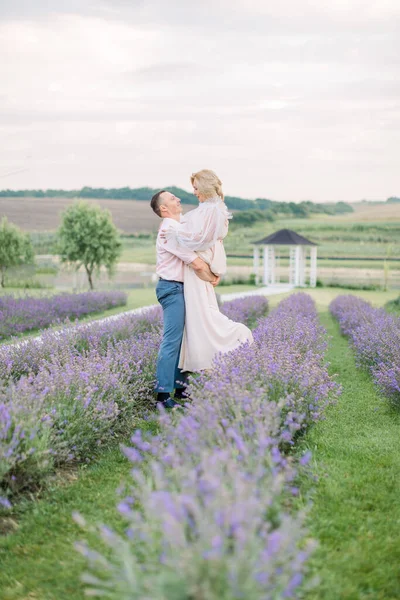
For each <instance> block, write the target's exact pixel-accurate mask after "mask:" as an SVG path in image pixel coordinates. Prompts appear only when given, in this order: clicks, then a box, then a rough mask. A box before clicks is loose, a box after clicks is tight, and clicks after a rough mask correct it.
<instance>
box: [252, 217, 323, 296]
mask: <svg viewBox="0 0 400 600" xmlns="http://www.w3.org/2000/svg"><path fill="white" fill-rule="evenodd" d="M275 246H289V284H290V285H293V286H295V287H305V286H307V283H306V264H307V248H309V249H310V269H309V283H308V285H309V286H310V287H315V286H316V283H317V244H315V243H314V242H310V240H307V239H306V238H305V237H303V236H302V235H299V234H298V233H296V232H295V231H292V230H291V229H280V230H279V231H276V232H275V233H272V234H271V235H269V236H268V237H266V238H264V239H262V240H259V241H258V242H254V273H255V276H256V283H259V280H260V276H259V271H260V266H261V265H260V263H261V261H260V247H262V248H263V277H262V282H263V284H264V285H276V283H278V281H277V277H276V267H277V256H276V252H275Z"/></svg>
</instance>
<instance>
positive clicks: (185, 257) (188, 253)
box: [164, 237, 199, 265]
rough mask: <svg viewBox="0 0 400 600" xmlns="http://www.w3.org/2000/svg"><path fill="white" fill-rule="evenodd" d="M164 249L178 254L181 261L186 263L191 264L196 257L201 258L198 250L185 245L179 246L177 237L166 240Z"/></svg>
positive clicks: (175, 254)
mask: <svg viewBox="0 0 400 600" xmlns="http://www.w3.org/2000/svg"><path fill="white" fill-rule="evenodd" d="M164 249H165V250H166V251H167V252H170V253H171V254H173V255H174V256H177V257H178V258H179V259H180V260H181V261H183V262H184V263H185V264H186V265H190V263H192V262H193V261H194V260H196V258H199V257H198V255H197V254H196V252H194V251H193V250H189V249H188V248H185V247H184V246H179V245H178V243H177V241H176V238H172V237H171V238H170V239H168V238H167V240H166V242H165V244H164Z"/></svg>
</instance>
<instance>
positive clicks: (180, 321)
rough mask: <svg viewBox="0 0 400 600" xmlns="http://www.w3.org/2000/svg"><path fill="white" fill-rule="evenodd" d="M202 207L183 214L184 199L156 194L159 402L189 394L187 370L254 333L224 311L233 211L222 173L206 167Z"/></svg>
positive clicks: (205, 365)
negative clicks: (220, 293)
mask: <svg viewBox="0 0 400 600" xmlns="http://www.w3.org/2000/svg"><path fill="white" fill-rule="evenodd" d="M191 182H192V185H193V191H194V194H195V196H196V197H197V199H198V200H199V206H198V207H197V208H196V209H194V210H192V211H190V212H189V213H187V214H186V215H185V216H182V207H181V201H180V199H179V198H177V197H176V196H174V194H171V193H170V192H167V191H165V190H162V191H160V192H158V193H157V194H155V195H154V196H153V198H152V199H151V207H152V209H153V211H154V212H155V213H156V214H157V215H158V216H159V217H161V218H162V219H163V222H162V224H161V227H160V230H159V232H158V236H157V244H156V249H157V267H156V272H157V275H158V276H159V282H158V284H157V288H156V295H157V300H158V301H159V303H160V304H161V306H162V309H163V315H164V331H163V339H162V342H161V347H160V351H159V354H158V359H157V384H156V388H155V391H156V392H157V402H161V403H162V404H163V406H164V408H167V409H171V408H174V407H175V406H177V403H176V401H175V400H174V399H173V398H172V397H171V394H172V392H173V391H174V390H175V398H176V399H179V400H182V399H184V398H185V397H186V396H185V388H186V386H187V378H188V374H189V373H191V372H199V371H204V370H206V369H210V368H211V366H212V361H213V358H214V357H215V356H216V355H217V354H218V353H220V352H222V353H225V352H230V351H231V350H234V349H235V348H237V347H238V346H239V345H240V344H242V343H244V342H250V343H251V342H252V341H253V336H252V333H251V331H250V329H248V328H247V327H246V326H245V325H243V324H242V323H235V322H234V321H231V320H230V319H228V317H226V316H225V315H223V314H222V313H221V312H220V310H219V307H218V303H217V298H216V295H215V289H214V288H215V286H216V285H218V283H219V281H220V277H221V275H223V274H224V273H225V272H226V255H225V250H224V245H223V240H224V238H225V237H226V235H227V233H228V224H229V219H230V218H231V215H230V214H229V212H228V210H227V207H226V204H225V202H224V194H223V192H222V184H221V181H220V180H219V178H218V177H217V175H216V174H215V173H214V172H213V171H210V170H207V169H203V170H202V171H199V172H198V173H194V174H193V175H192V176H191Z"/></svg>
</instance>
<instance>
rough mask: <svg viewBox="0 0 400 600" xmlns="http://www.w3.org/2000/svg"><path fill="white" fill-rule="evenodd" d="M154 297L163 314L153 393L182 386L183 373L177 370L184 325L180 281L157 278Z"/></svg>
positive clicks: (183, 303)
mask: <svg viewBox="0 0 400 600" xmlns="http://www.w3.org/2000/svg"><path fill="white" fill-rule="evenodd" d="M156 296H157V300H158V301H159V303H160V304H161V306H162V309H163V315H164V332H163V338H162V342H161V346H160V350H159V353H158V359H157V383H156V387H155V391H156V392H172V391H173V390H174V389H176V388H181V387H184V386H182V383H177V382H183V383H185V381H186V375H185V374H184V373H182V371H181V370H180V369H178V363H179V354H180V351H181V344H182V337H183V329H184V327H185V299H184V296H183V283H178V282H176V281H166V280H165V279H160V281H159V282H158V284H157V287H156Z"/></svg>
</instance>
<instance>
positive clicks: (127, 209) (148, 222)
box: [0, 198, 159, 234]
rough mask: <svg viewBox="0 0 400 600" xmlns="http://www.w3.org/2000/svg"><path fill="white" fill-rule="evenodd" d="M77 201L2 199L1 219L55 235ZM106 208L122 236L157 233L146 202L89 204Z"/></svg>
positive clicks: (0, 199) (155, 224)
mask: <svg viewBox="0 0 400 600" xmlns="http://www.w3.org/2000/svg"><path fill="white" fill-rule="evenodd" d="M73 202H74V200H72V199H71V200H70V199H68V198H0V216H3V215H5V216H6V217H7V218H8V220H9V221H12V222H13V223H15V224H16V225H18V227H21V229H24V230H25V231H30V232H33V231H37V232H49V231H55V230H56V229H57V228H58V227H59V225H60V223H61V213H62V212H63V211H64V210H65V209H66V208H67V207H68V206H69V205H70V204H73ZM88 202H90V203H96V204H98V205H99V206H101V208H107V209H108V210H109V211H110V212H111V214H112V218H113V221H114V223H115V225H116V226H117V227H118V228H119V229H120V230H121V231H122V232H123V233H127V234H130V233H140V232H148V231H157V229H158V226H159V219H158V217H157V216H156V215H155V214H154V213H153V211H152V210H151V208H150V206H149V204H148V203H147V202H136V201H134V200H88Z"/></svg>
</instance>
